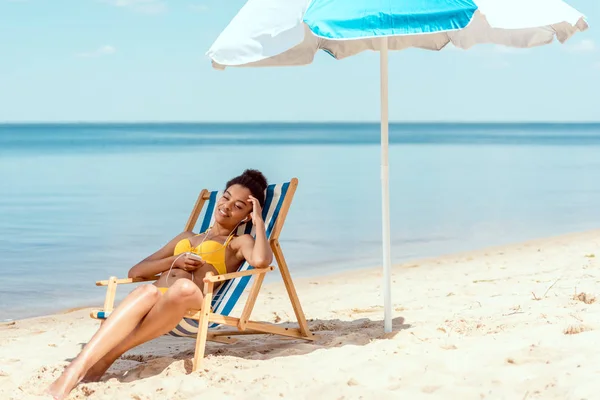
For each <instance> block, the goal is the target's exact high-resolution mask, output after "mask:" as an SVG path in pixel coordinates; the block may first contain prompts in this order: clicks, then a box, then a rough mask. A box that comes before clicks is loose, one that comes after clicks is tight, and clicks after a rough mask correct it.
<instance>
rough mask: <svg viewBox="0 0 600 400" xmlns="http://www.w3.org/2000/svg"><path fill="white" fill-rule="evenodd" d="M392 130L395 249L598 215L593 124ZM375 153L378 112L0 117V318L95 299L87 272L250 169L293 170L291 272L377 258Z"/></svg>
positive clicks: (396, 253) (541, 229)
mask: <svg viewBox="0 0 600 400" xmlns="http://www.w3.org/2000/svg"><path fill="white" fill-rule="evenodd" d="M390 135H391V136H390V140H391V148H390V160H391V166H390V176H391V178H390V179H391V210H392V211H391V212H392V216H391V229H392V257H393V261H394V262H400V261H404V260H408V259H414V258H417V257H423V256H432V255H439V254H444V253H449V252H456V251H463V250H469V249H475V248H479V247H482V246H488V245H499V244H505V243H511V242H516V241H521V240H526V239H532V238H536V237H544V236H551V235H558V234H563V233H568V232H574V231H582V230H588V229H595V228H598V227H599V226H600V210H599V208H598V204H600V184H599V182H600V124H577V125H575V124H573V125H569V124H564V125H557V124H489V125H486V124H468V125H461V124H398V125H392V127H391V130H390ZM379 156H380V148H379V127H378V125H377V124H238V125H235V124H98V125H90V124H71V125H0V273H1V274H2V280H1V286H0V305H1V307H0V320H5V319H13V318H22V317H28V316H35V315H41V314H45V313H48V312H54V311H57V310H61V309H64V308H68V307H74V306H80V305H88V304H101V302H102V299H103V296H104V289H103V288H97V287H95V286H94V281H95V280H98V279H105V278H107V277H108V276H110V275H117V276H125V275H126V274H127V271H128V269H129V268H130V267H131V265H133V264H134V263H136V262H137V261H139V260H140V259H141V258H144V257H146V256H147V255H148V254H150V253H152V252H154V251H155V250H156V249H158V248H159V247H160V246H162V245H163V244H164V243H166V242H167V241H168V240H169V239H170V238H172V237H173V236H174V235H176V234H177V233H179V232H180V231H181V230H182V229H183V226H184V224H185V222H186V220H187V217H188V214H189V212H190V210H191V208H192V206H193V204H194V201H195V199H196V196H197V194H198V192H199V191H200V190H201V189H202V188H204V187H207V188H209V189H215V188H221V187H222V185H223V184H224V182H225V181H227V179H229V178H231V177H232V176H235V175H237V174H238V173H240V172H241V171H243V169H245V168H248V167H252V168H258V169H260V170H262V171H263V172H264V173H265V175H266V176H267V177H268V178H269V180H270V181H271V182H276V181H283V180H288V179H289V178H291V177H294V176H295V177H298V178H299V180H300V185H299V188H298V192H297V194H296V197H295V199H294V203H293V205H292V209H291V211H290V214H289V216H288V219H287V222H286V225H285V227H284V230H283V233H282V237H281V242H282V247H283V249H284V252H285V254H286V256H287V259H288V263H289V264H290V268H291V271H292V275H293V276H296V277H299V276H314V275H320V274H325V273H329V272H336V271H341V270H347V269H353V268H361V267H368V266H373V265H379V263H380V251H381V248H380V246H381V244H380V240H381V232H380V229H381V228H380V220H381V211H380V201H381V200H380V181H379ZM123 289H125V288H123ZM127 291H128V289H125V290H122V292H121V296H122V294H124V293H126V292H127Z"/></svg>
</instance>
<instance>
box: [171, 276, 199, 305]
mask: <svg viewBox="0 0 600 400" xmlns="http://www.w3.org/2000/svg"><path fill="white" fill-rule="evenodd" d="M199 292H200V289H199V288H198V286H197V285H196V284H195V283H194V282H192V281H191V280H189V279H178V280H177V281H176V282H175V283H173V285H172V286H171V287H169V291H168V292H167V293H168V294H169V296H170V297H171V298H172V299H173V300H187V299H189V298H190V297H193V296H196V295H197V294H198V293H199Z"/></svg>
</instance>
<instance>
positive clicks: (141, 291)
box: [134, 285, 160, 302]
mask: <svg viewBox="0 0 600 400" xmlns="http://www.w3.org/2000/svg"><path fill="white" fill-rule="evenodd" d="M134 293H136V294H137V295H138V296H140V297H142V298H143V299H144V300H147V301H154V302H156V301H157V300H158V299H159V298H160V292H159V290H158V288H157V287H156V286H154V285H142V286H140V287H138V288H136V289H135V291H134Z"/></svg>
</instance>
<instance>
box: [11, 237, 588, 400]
mask: <svg viewBox="0 0 600 400" xmlns="http://www.w3.org/2000/svg"><path fill="white" fill-rule="evenodd" d="M284 250H285V249H284ZM599 258H600V231H593V232H585V233H577V234H570V235H565V236H561V237H555V238H548V239H542V240H536V241H531V242H527V243H520V244H514V245H510V246H505V247H496V248H487V249H483V250H479V251H475V252H470V253H463V254H454V255H448V256H444V257H439V258H433V259H426V260H418V261H414V262H410V263H406V264H404V265H397V266H395V267H394V270H393V279H394V282H393V294H392V295H393V302H394V332H393V333H391V334H387V335H386V334H384V333H383V323H382V321H381V320H382V318H383V316H382V314H383V309H382V306H381V304H382V300H381V297H380V285H381V272H380V270H379V269H378V268H372V269H366V270H362V271H353V272H347V273H344V274H340V275H335V276H324V277H319V278H311V279H299V280H296V285H297V290H298V294H299V297H300V300H301V302H302V304H303V307H304V311H305V313H306V316H307V318H309V320H310V327H311V329H312V330H313V332H314V333H315V334H316V335H318V338H317V340H316V341H315V342H314V343H307V342H302V341H297V340H289V339H280V338H279V337H272V336H247V337H243V338H241V339H240V340H239V341H238V343H236V344H232V345H223V344H218V343H209V344H208V348H207V354H208V355H207V357H206V359H205V360H204V364H203V368H202V370H201V371H199V372H196V373H189V371H190V367H191V357H192V354H193V346H194V341H193V340H190V339H177V338H172V337H161V338H159V339H157V340H155V341H152V342H150V343H147V344H146V345H144V346H141V347H139V348H137V349H134V350H133V351H131V352H130V353H128V354H126V355H125V356H123V357H122V359H121V360H119V361H117V363H115V365H113V367H112V368H111V369H110V370H109V372H108V373H107V375H105V377H104V378H103V380H102V381H101V382H98V383H92V384H81V385H79V386H78V387H77V388H76V389H75V390H74V391H73V392H72V394H71V396H70V397H69V398H70V399H84V398H86V399H137V400H142V399H144V400H145V399H173V400H175V399H207V398H215V399H217V398H218V399H222V398H223V399H225V398H227V399H229V398H230V399H240V398H243V399H264V398H290V399H307V398H319V399H359V398H362V399H378V400H379V399H397V398H409V399H421V398H424V399H431V398H436V399H519V400H520V399H562V400H564V399H595V398H598V394H597V389H598V383H597V381H596V379H597V377H598V376H599V374H600V349H599V347H598V345H597V343H598V338H600V336H599V335H598V329H600V304H599V303H600V299H599V301H596V299H595V296H597V295H600V293H599V290H598V288H599V287H600V286H599V285H598V284H599V283H600V260H599ZM289 262H290V263H293V260H289ZM124 273H125V271H124ZM272 273H278V272H277V271H273V272H272ZM102 278H105V277H98V279H102ZM90 290H104V289H103V288H95V287H94V286H93V282H90ZM119 290H130V288H129V287H127V286H122V287H120V288H119ZM240 304H243V302H239V303H238V306H239V305H240ZM89 311H90V310H89V309H80V310H75V311H70V312H67V313H62V314H57V315H51V316H46V317H40V318H34V319H29V320H19V321H15V322H11V323H5V324H2V325H0V398H1V399H44V398H47V397H44V396H43V395H42V393H43V390H44V389H45V388H46V387H47V386H48V384H49V383H50V382H52V381H53V380H54V379H55V378H56V377H57V376H58V375H59V374H60V372H61V371H62V369H63V367H64V366H65V365H67V363H68V360H70V359H71V358H72V357H74V356H75V355H76V354H77V353H78V351H79V350H80V348H81V346H82V345H83V344H84V343H85V342H86V341H87V340H88V339H89V338H90V337H91V335H92V334H93V333H94V331H95V330H96V329H97V327H98V324H99V323H98V322H97V321H95V320H92V319H90V318H89ZM237 312H239V309H238V310H236V311H235V312H234V313H237ZM292 318H293V312H292V309H291V306H290V305H289V301H288V300H287V297H286V292H285V289H284V287H283V285H282V284H280V283H274V284H270V285H266V286H265V287H264V288H263V291H262V293H261V294H260V295H259V297H258V301H257V305H256V307H255V312H254V314H253V319H254V320H263V321H270V322H277V323H280V324H286V323H287V322H288V321H290V320H291V319H292Z"/></svg>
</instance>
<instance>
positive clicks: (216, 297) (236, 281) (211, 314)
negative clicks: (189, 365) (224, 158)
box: [90, 178, 314, 371]
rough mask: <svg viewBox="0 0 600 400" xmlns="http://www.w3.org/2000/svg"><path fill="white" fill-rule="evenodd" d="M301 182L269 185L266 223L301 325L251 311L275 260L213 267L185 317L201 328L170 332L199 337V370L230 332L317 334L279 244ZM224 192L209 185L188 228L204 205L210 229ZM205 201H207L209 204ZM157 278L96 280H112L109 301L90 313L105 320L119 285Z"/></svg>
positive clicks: (243, 228)
mask: <svg viewBox="0 0 600 400" xmlns="http://www.w3.org/2000/svg"><path fill="white" fill-rule="evenodd" d="M297 186H298V180H297V179H296V178H294V179H291V180H290V182H286V183H283V184H277V185H269V186H268V187H267V190H266V200H265V205H264V207H263V219H264V221H265V225H266V231H267V239H268V240H269V243H270V245H271V249H272V250H273V254H274V256H275V260H276V261H277V267H278V269H279V272H280V273H281V277H282V278H283V282H284V284H285V288H286V290H287V292H288V295H289V298H290V301H291V303H292V307H293V309H294V313H295V314H296V320H297V322H298V327H297V328H293V327H282V326H278V325H275V324H271V323H266V322H257V321H251V320H250V315H251V313H252V309H253V308H254V304H255V302H256V298H257V296H258V293H259V292H260V288H261V285H262V283H263V280H264V278H265V275H266V274H267V273H268V272H269V271H273V270H274V269H275V267H274V266H270V267H268V268H261V269H258V268H253V267H252V266H251V265H248V263H247V262H245V263H244V264H243V265H242V266H241V267H240V268H239V269H238V271H237V272H234V273H229V274H223V275H213V274H212V273H208V274H207V275H206V277H205V278H204V293H205V297H204V303H203V304H202V310H189V311H188V313H187V314H186V315H185V318H184V321H185V322H186V323H188V324H190V325H193V326H197V327H198V333H197V334H194V335H193V336H192V335H191V334H190V332H186V331H185V329H181V330H178V331H177V332H170V334H171V335H173V336H187V337H196V349H195V354H194V363H193V371H196V370H197V369H198V368H199V367H200V366H201V363H202V359H203V358H204V351H205V347H206V341H207V340H211V341H215V342H219V343H234V342H235V339H233V338H231V336H233V335H248V334H251V335H254V334H275V335H282V336H287V337H292V338H298V339H304V340H308V341H311V340H314V336H313V334H312V333H311V332H310V330H309V329H308V324H307V322H306V317H305V316H304V312H303V310H302V306H301V305H300V300H299V299H298V295H297V294H296V289H295V287H294V283H293V282H292V278H291V276H290V272H289V270H288V267H287V263H286V261H285V258H284V257H283V252H282V250H281V246H280V244H279V235H280V233H281V230H282V228H283V224H284V222H285V218H286V216H287V212H288V210H289V208H290V205H291V203H292V198H293V197H294V193H295V191H296V187H297ZM221 195H222V191H212V192H209V191H208V190H206V189H204V190H202V191H201V192H200V195H199V196H198V200H197V201H196V204H195V206H194V208H193V210H192V213H191V214H190V217H189V219H188V221H187V224H186V225H185V230H186V231H193V230H194V227H195V225H196V222H197V221H198V219H199V217H200V216H201V212H202V210H203V209H204V215H203V218H202V224H201V228H200V232H203V231H205V230H206V229H208V227H209V226H210V224H211V223H212V222H213V220H214V215H213V211H214V208H215V204H216V203H217V199H218V198H219V197H220V196H221ZM205 204H206V207H204V205H205ZM254 232H255V230H254V228H253V226H252V223H251V222H248V223H246V224H243V225H240V227H239V228H238V231H237V233H238V235H239V234H243V233H249V234H252V235H253V236H254V235H255V233H254ZM252 277H254V283H253V285H252V287H251V289H250V292H249V294H248V298H247V300H246V304H245V305H244V308H243V311H242V313H241V316H240V317H232V316H230V313H231V311H232V310H233V308H234V306H235V305H236V303H237V301H238V299H239V298H240V296H241V295H242V293H243V292H244V289H245V288H246V287H247V286H248V283H249V282H250V280H251V278H252ZM156 279H158V276H156V277H153V278H150V279H145V278H134V279H131V278H127V279H117V278H116V277H110V278H109V279H108V280H105V281H98V282H96V286H107V290H106V298H105V300H104V307H103V309H102V310H94V311H92V313H91V314H90V316H91V317H92V318H95V319H100V320H104V319H106V318H108V316H109V315H110V313H111V311H112V310H113V308H114V301H115V294H116V290H117V285H119V284H126V283H136V282H152V281H155V280H156ZM217 283H222V284H221V286H219V288H218V289H217V290H216V291H215V290H214V287H215V284H217ZM220 325H226V326H231V327H234V328H235V329H233V330H232V329H210V330H209V328H216V327H218V326H220Z"/></svg>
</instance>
